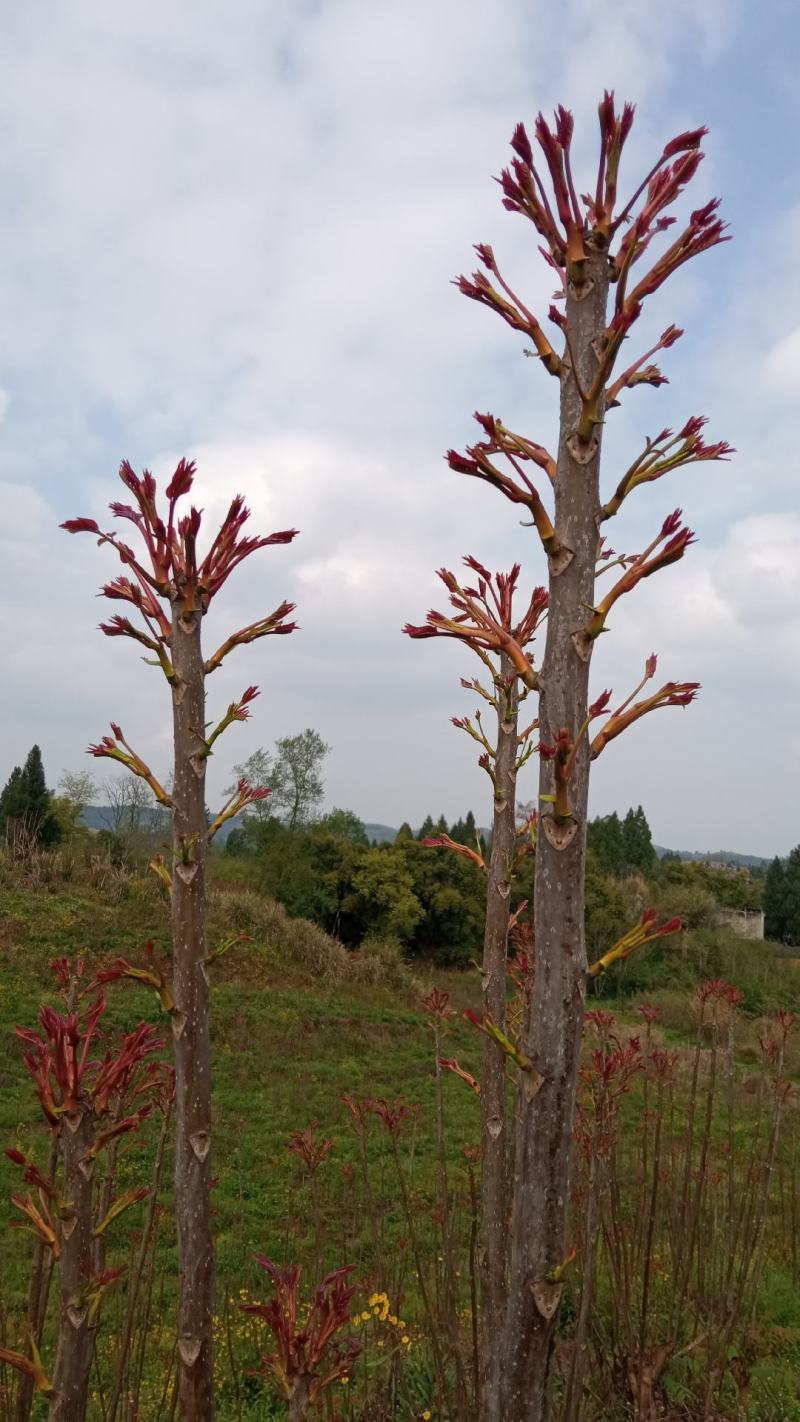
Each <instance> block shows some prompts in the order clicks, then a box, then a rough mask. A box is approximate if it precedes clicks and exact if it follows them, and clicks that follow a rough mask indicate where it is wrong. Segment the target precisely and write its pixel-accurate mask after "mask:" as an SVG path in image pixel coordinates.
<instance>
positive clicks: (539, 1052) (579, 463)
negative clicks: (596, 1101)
mask: <svg viewBox="0 0 800 1422" xmlns="http://www.w3.org/2000/svg"><path fill="white" fill-rule="evenodd" d="M585 278H586V279H585V281H584V284H583V286H582V288H581V290H580V292H577V291H575V290H574V289H573V288H572V287H571V286H570V288H569V289H568V292H567V351H566V354H565V357H564V360H565V363H567V364H568V365H569V369H568V371H567V372H566V373H565V375H564V377H563V382H562V387H561V418H560V435H559V449H558V465H557V472H556V480H555V506H556V518H555V527H556V532H557V535H558V538H559V540H560V542H561V544H562V545H564V546H565V547H566V548H567V549H569V550H570V551H571V553H572V555H573V556H572V559H571V561H570V562H569V564H568V565H567V566H566V568H564V569H563V571H561V572H559V573H555V572H554V571H553V569H552V568H551V572H550V587H549V592H550V601H549V609H548V620H547V642H546V647H545V655H544V662H543V665H542V672H541V686H540V700H539V722H540V737H541V741H542V744H544V745H548V746H552V745H553V744H554V743H555V741H556V738H557V737H558V734H559V732H560V731H561V729H562V728H564V727H566V728H567V730H568V732H569V735H570V737H571V738H572V739H573V740H574V739H575V738H576V737H577V736H578V733H579V731H580V729H581V726H582V725H583V723H584V722H585V720H586V715H587V709H588V687H589V658H588V655H587V649H586V648H585V647H582V646H580V645H576V640H574V634H575V633H577V632H579V631H580V629H582V628H583V627H585V626H586V623H587V619H588V616H589V615H590V614H589V612H588V609H590V608H591V607H592V606H593V604H594V581H595V567H596V559H597V545H598V531H597V517H598V512H599V506H600V505H599V494H598V489H599V466H600V426H599V425H596V426H595V429H594V434H593V438H592V441H591V443H590V444H589V445H587V446H581V445H580V444H579V442H578V435H577V431H578V426H579V423H580V420H581V398H580V393H579V390H578V388H577V385H576V380H575V372H574V370H573V369H572V362H573V360H574V361H575V362H576V363H577V374H578V378H579V381H580V385H581V387H582V388H583V389H587V388H588V387H589V386H590V384H591V380H592V377H593V376H594V374H595V372H596V369H597V360H598V357H597V348H596V346H595V344H594V343H596V342H598V340H600V339H602V335H603V332H604V331H605V327H606V300H607V295H608V266H607V260H606V258H605V257H604V256H603V255H602V254H600V255H595V254H593V255H592V256H590V258H589V260H588V261H587V263H586V273H585ZM600 414H601V415H602V410H601V411H600ZM576 456H577V457H576ZM578 642H579V639H578ZM587 741H588V738H587V737H585V736H584V738H583V740H582V742H581V745H580V748H579V750H578V754H577V758H576V763H575V767H574V771H573V774H572V778H571V781H570V784H569V787H568V790H569V817H566V816H564V815H563V814H560V813H559V807H558V806H555V807H554V809H553V812H550V811H549V810H547V809H544V812H543V813H542V816H541V823H540V832H539V836H538V841H537V847H536V879H535V901H534V912H535V919H534V921H535V934H536V971H535V978H534V984H533V991H532V994H531V1001H530V1008H529V1012H528V1017H527V1021H526V1024H525V1031H524V1037H523V1041H522V1050H523V1051H524V1052H525V1053H526V1054H527V1055H528V1056H529V1057H530V1058H531V1060H532V1062H533V1065H534V1068H535V1069H536V1071H538V1072H539V1073H540V1074H541V1076H542V1078H543V1080H542V1084H541V1087H540V1089H539V1090H538V1092H537V1093H536V1094H534V1095H531V1094H530V1093H528V1094H527V1095H526V1093H525V1092H524V1091H519V1092H518V1093H517V1101H516V1108H515V1128H514V1132H515V1154H514V1181H513V1222H512V1233H511V1263H510V1282H509V1297H508V1309H507V1315H506V1349H505V1359H504V1382H505V1397H504V1411H503V1422H542V1419H544V1418H545V1417H546V1416H547V1412H548V1405H549V1398H548V1393H549V1383H550V1378H551V1371H552V1358H553V1345H554V1341H555V1334H556V1329H557V1325H558V1312H559V1303H560V1297H561V1290H562V1287H563V1286H562V1284H561V1283H560V1282H559V1281H558V1280H555V1281H554V1280H552V1279H549V1278H548V1275H550V1274H551V1273H552V1271H553V1270H554V1269H556V1268H557V1267H558V1266H559V1265H560V1264H561V1262H562V1260H563V1259H564V1256H565V1254H566V1240H565V1228H566V1217H567V1208H568V1204H569V1192H570V1174H571V1164H572V1145H573V1142H572V1131H573V1120H574V1113H575V1094H576V1084H577V1073H578V1064H579V1053H580V1038H581V1022H582V1018H583V1010H584V1000H585V970H586V950H585V943H584V921H583V919H584V871H585V858H586V808H587V799H588V783H589V761H588V754H589V752H588V743H587ZM551 766H552V762H551V761H548V760H545V759H542V762H541V771H540V782H539V788H540V794H542V795H546V796H550V795H552V793H553V784H552V780H553V775H552V769H551ZM542 803H543V808H544V806H546V805H547V801H544V802H542Z"/></svg>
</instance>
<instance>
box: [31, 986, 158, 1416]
mask: <svg viewBox="0 0 800 1422" xmlns="http://www.w3.org/2000/svg"><path fill="white" fill-rule="evenodd" d="M57 966H58V965H57ZM105 1010H106V1002H105V998H104V996H103V994H102V992H101V993H100V994H99V995H98V996H96V997H95V998H94V1001H93V1002H92V1004H91V1006H89V1007H88V1008H87V1009H86V1011H85V1013H84V1014H83V1016H82V1017H81V1015H80V1014H79V1013H78V1012H77V1011H75V1012H69V1013H67V1014H66V1015H65V1014H62V1013H60V1012H57V1011H56V1010H55V1009H53V1008H51V1007H43V1008H42V1009H41V1012H40V1014H39V1029H38V1030H37V1029H35V1028H29V1027H17V1029H16V1032H17V1036H18V1037H19V1038H20V1040H21V1041H22V1042H23V1043H24V1044H25V1046H26V1048H27V1050H26V1053H25V1064H26V1066H27V1068H28V1071H29V1072H30V1075H31V1077H32V1078H33V1081H34V1084H35V1086H36V1091H37V1094H38V1097H39V1102H40V1105H41V1109H42V1112H43V1115H44V1117H45V1120H46V1122H47V1124H48V1126H49V1129H50V1131H51V1132H52V1134H53V1135H54V1136H56V1137H58V1139H59V1142H60V1154H61V1164H62V1172H61V1177H60V1179H59V1180H58V1181H57V1180H56V1179H54V1178H53V1177H51V1176H48V1175H46V1174H45V1173H44V1172H43V1171H42V1170H41V1169H40V1168H39V1167H38V1166H37V1165H36V1163H35V1162H34V1161H32V1160H30V1159H28V1158H27V1157H26V1156H25V1154H24V1152H22V1151H20V1150H18V1149H16V1148H12V1149H9V1150H7V1151H6V1154H7V1155H8V1156H9V1158H10V1159H11V1160H12V1161H14V1163H15V1164H16V1165H18V1166H19V1167H20V1169H21V1170H22V1171H23V1178H24V1180H25V1183H26V1184H29V1185H32V1186H33V1187H34V1188H35V1189H36V1194H37V1199H36V1200H34V1199H33V1196H32V1194H31V1193H30V1192H28V1193H26V1194H24V1195H13V1196H12V1203H13V1204H14V1205H15V1206H16V1207H17V1209H18V1210H19V1211H20V1213H21V1214H22V1215H23V1217H24V1218H25V1219H27V1221H28V1224H27V1226H26V1227H27V1228H29V1229H30V1230H31V1231H32V1233H33V1234H34V1235H35V1237H36V1238H37V1239H39V1240H41V1241H42V1242H43V1243H44V1244H45V1246H46V1247H47V1248H48V1249H49V1251H50V1253H51V1255H52V1257H53V1258H54V1259H55V1260H57V1261H58V1267H59V1275H60V1305H59V1314H58V1342H57V1347H56V1355H55V1363H54V1368H53V1377H52V1383H49V1382H48V1383H47V1385H46V1386H45V1384H44V1382H42V1380H41V1379H38V1380H37V1379H35V1380H36V1385H37V1386H38V1387H39V1389H40V1390H41V1391H43V1392H47V1393H48V1395H49V1399H50V1401H49V1414H48V1415H49V1417H50V1419H51V1422H83V1418H84V1417H85V1415H86V1407H87V1399H88V1389H89V1373H90V1369H91V1364H92V1356H93V1352H94V1346H95V1333H96V1330H97V1324H98V1319H99V1315H100V1309H101V1305H102V1300H103V1296H104V1294H105V1292H106V1290H107V1289H108V1288H110V1287H111V1286H112V1285H113V1284H114V1283H116V1281H117V1279H118V1278H119V1277H120V1275H121V1274H122V1273H124V1270H123V1269H120V1268H112V1269H108V1268H106V1267H105V1260H104V1259H103V1260H101V1261H98V1257H97V1251H96V1247H97V1241H98V1239H100V1238H101V1237H102V1236H103V1235H104V1234H105V1232H106V1230H107V1229H108V1227H109V1226H110V1225H111V1224H112V1222H113V1221H114V1220H116V1219H118V1218H119V1216H120V1215H121V1214H122V1213H123V1212H124V1211H125V1210H126V1209H128V1208H129V1207H130V1206H131V1205H133V1204H136V1203H137V1201H139V1200H141V1199H143V1198H144V1197H145V1196H146V1195H147V1194H148V1193H149V1191H148V1190H147V1189H146V1188H145V1189H135V1188H131V1189H129V1190H127V1191H123V1192H122V1194H120V1195H117V1197H116V1198H114V1199H112V1198H111V1197H110V1195H109V1197H108V1198H107V1199H105V1200H103V1194H102V1192H100V1195H99V1197H98V1199H99V1202H100V1209H98V1207H97V1202H96V1200H95V1193H94V1174H95V1167H96V1162H97V1160H98V1159H99V1158H100V1157H101V1156H102V1154H103V1153H104V1152H107V1151H108V1150H109V1149H110V1148H111V1147H113V1145H114V1143H115V1142H116V1141H118V1140H119V1138H120V1137H122V1136H125V1135H128V1134H129V1133H130V1132H131V1131H136V1130H138V1129H139V1127H140V1125H141V1124H142V1122H143V1121H144V1120H145V1119H146V1118H147V1116H148V1115H149V1114H150V1111H151V1110H152V1101H149V1100H147V1099H146V1098H147V1097H148V1096H152V1094H153V1093H154V1092H155V1090H156V1089H157V1085H158V1082H159V1080H160V1078H161V1069H160V1067H159V1066H158V1065H157V1064H156V1063H154V1062H153V1061H152V1060H151V1059H152V1057H153V1055H154V1054H155V1053H156V1052H158V1051H159V1050H160V1048H161V1047H162V1046H163V1043H162V1041H161V1040H160V1039H159V1038H158V1036H157V1035H156V1031H155V1029H154V1028H153V1027H152V1026H150V1024H149V1023H145V1022H143V1023H140V1025H139V1026H138V1027H137V1028H135V1029H134V1030H133V1031H132V1032H129V1033H128V1034H127V1035H126V1036H125V1037H123V1038H122V1040H121V1042H120V1043H119V1044H118V1045H117V1046H115V1047H111V1048H106V1050H105V1051H104V1052H103V1053H101V1052H100V1051H99V1044H100V1040H101V1037H100V1028H101V1022H102V1019H103V1016H104V1013H105ZM134 1093H135V1095H136V1096H137V1097H139V1098H144V1099H143V1104H142V1105H140V1106H139V1107H138V1108H137V1109H136V1110H131V1109H130V1105H132V1102H130V1100H129V1099H128V1100H126V1098H130V1096H131V1095H133V1094H134ZM98 1263H99V1267H98ZM37 1358H38V1353H37V1350H36V1340H35V1338H32V1339H31V1361H32V1363H34V1364H36V1363H37ZM21 1371H23V1372H25V1371H27V1373H28V1376H31V1377H34V1374H32V1373H31V1372H30V1369H28V1370H25V1369H21Z"/></svg>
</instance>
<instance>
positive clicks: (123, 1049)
mask: <svg viewBox="0 0 800 1422" xmlns="http://www.w3.org/2000/svg"><path fill="white" fill-rule="evenodd" d="M105 1010H106V1000H105V997H104V996H103V994H102V993H101V994H100V996H99V997H98V998H96V1000H95V1001H94V1003H93V1004H92V1006H91V1007H90V1008H89V1010H88V1012H87V1014H86V1017H85V1020H84V1021H83V1023H81V1021H80V1019H79V1017H78V1014H77V1013H70V1014H69V1015H68V1016H66V1017H64V1016H62V1015H61V1014H60V1013H58V1012H55V1011H54V1010H53V1009H52V1008H50V1007H43V1008H42V1009H41V1012H40V1014H39V1022H40V1025H41V1031H40V1032H36V1031H35V1030H33V1029H32V1028H28V1027H17V1028H16V1029H15V1030H16V1034H17V1036H18V1037H19V1038H20V1040H21V1041H22V1042H24V1043H25V1044H26V1046H27V1047H28V1048H29V1049H30V1050H29V1051H27V1052H26V1053H25V1065H26V1066H27V1068H28V1071H29V1072H30V1074H31V1076H32V1077H33V1080H34V1083H35V1085H36V1090H37V1094H38V1096H39V1100H40V1102H41V1106H42V1110H43V1112H44V1114H45V1116H46V1117H47V1120H48V1121H49V1122H50V1125H51V1126H52V1127H53V1128H55V1129H59V1128H60V1125H61V1122H62V1120H63V1119H64V1117H74V1116H75V1115H76V1113H77V1112H78V1111H80V1110H82V1109H91V1110H92V1111H93V1113H94V1114H95V1115H96V1116H102V1115H105V1114H106V1113H107V1112H108V1108H109V1102H110V1099H111V1097H112V1096H114V1095H116V1096H117V1097H120V1096H121V1095H122V1094H123V1093H124V1092H125V1091H127V1090H129V1088H130V1086H131V1084H132V1081H133V1078H134V1075H135V1074H136V1073H138V1071H139V1069H140V1068H141V1066H142V1064H143V1063H144V1061H145V1060H146V1058H148V1057H149V1056H151V1055H152V1054H153V1053H154V1052H155V1051H157V1050H158V1049H159V1048H160V1047H161V1046H162V1045H163V1044H162V1043H161V1042H160V1041H159V1040H158V1038H157V1037H156V1036H155V1030H154V1028H152V1027H151V1026H150V1025H149V1024H147V1023H141V1024H140V1025H139V1027H137V1028H136V1029H135V1030H134V1031H133V1032H130V1033H128V1035H127V1036H126V1037H124V1038H123V1040H122V1042H121V1044H120V1046H119V1047H118V1048H116V1049H115V1050H114V1051H109V1052H107V1053H106V1054H105V1056H104V1057H103V1058H102V1059H99V1060H98V1058H97V1057H96V1056H95V1055H93V1051H92V1049H93V1046H94V1043H95V1040H96V1038H97V1035H98V1032H99V1026H100V1022H101V1019H102V1017H103V1014H104V1013H105ZM135 1124H138V1121H137V1122H135ZM129 1129H134V1126H133V1125H131V1126H130V1127H129Z"/></svg>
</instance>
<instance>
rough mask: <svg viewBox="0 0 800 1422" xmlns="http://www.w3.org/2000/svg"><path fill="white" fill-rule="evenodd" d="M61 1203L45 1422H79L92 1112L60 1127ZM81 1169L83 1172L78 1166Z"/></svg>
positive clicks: (88, 1337) (89, 1331)
mask: <svg viewBox="0 0 800 1422" xmlns="http://www.w3.org/2000/svg"><path fill="white" fill-rule="evenodd" d="M61 1141H62V1147H61V1148H62V1159H63V1168H64V1199H65V1200H68V1201H69V1213H68V1214H67V1215H66V1217H65V1218H64V1219H63V1220H62V1223H61V1304H60V1310H59V1321H58V1346H57V1349H56V1362H55V1369H54V1371H53V1393H52V1397H51V1399H50V1408H49V1412H48V1418H49V1422H83V1419H84V1418H85V1416H86V1404H87V1398H88V1393H89V1374H90V1371H91V1367H92V1354H93V1352H94V1332H95V1330H94V1327H93V1326H92V1325H90V1323H89V1305H88V1303H87V1302H86V1291H87V1287H88V1284H89V1277H90V1274H91V1267H92V1243H93V1240H92V1227H93V1218H92V1171H91V1168H87V1167H86V1165H85V1162H86V1161H87V1160H88V1158H89V1152H90V1150H91V1148H92V1143H93V1131H92V1118H91V1113H90V1110H89V1109H87V1110H83V1109H82V1108H79V1110H78V1113H77V1114H76V1115H75V1116H72V1117H69V1116H68V1117H65V1119H64V1124H63V1127H62V1135H61ZM82 1164H83V1165H84V1169H81V1165H82Z"/></svg>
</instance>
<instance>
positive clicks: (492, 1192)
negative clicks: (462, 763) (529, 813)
mask: <svg viewBox="0 0 800 1422" xmlns="http://www.w3.org/2000/svg"><path fill="white" fill-rule="evenodd" d="M495 691H496V695H497V754H496V757H495V761H494V820H493V825H492V847H491V852H490V855H489V864H488V873H487V882H486V927H485V932H484V940H483V1007H484V1011H485V1012H490V1013H491V1014H492V1016H493V1018H494V1020H495V1022H496V1023H497V1025H498V1026H499V1027H500V1028H501V1029H502V1030H503V1031H505V1019H506V955H507V950H508V924H509V918H510V909H511V882H510V881H511V866H512V862H513V859H514V849H515V839H516V825H515V813H514V812H515V805H516V785H517V749H518V748H517V723H518V719H519V686H518V683H517V678H516V673H515V670H514V667H513V665H512V663H511V659H510V657H508V656H506V655H505V654H503V655H502V656H501V658H500V680H499V683H496V685H495ZM507 1116H508V1109H507V1088H506V1055H505V1052H504V1051H503V1049H502V1047H500V1046H499V1045H498V1043H497V1042H493V1041H492V1040H491V1039H490V1038H488V1037H486V1038H484V1046H483V1066H482V1069H481V1233H480V1244H479V1251H478V1260H479V1268H480V1280H481V1336H480V1373H479V1378H480V1409H479V1416H480V1418H481V1422H502V1419H503V1411H502V1400H501V1389H502V1375H503V1353H502V1339H503V1331H504V1323H503V1319H504V1311H505V1302H506V1262H507V1241H508V1168H507V1162H508V1123H507Z"/></svg>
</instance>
